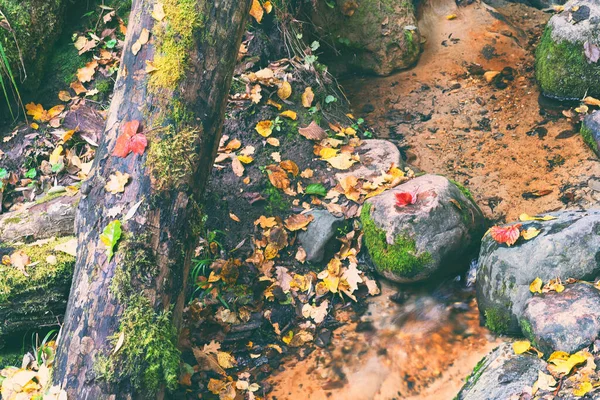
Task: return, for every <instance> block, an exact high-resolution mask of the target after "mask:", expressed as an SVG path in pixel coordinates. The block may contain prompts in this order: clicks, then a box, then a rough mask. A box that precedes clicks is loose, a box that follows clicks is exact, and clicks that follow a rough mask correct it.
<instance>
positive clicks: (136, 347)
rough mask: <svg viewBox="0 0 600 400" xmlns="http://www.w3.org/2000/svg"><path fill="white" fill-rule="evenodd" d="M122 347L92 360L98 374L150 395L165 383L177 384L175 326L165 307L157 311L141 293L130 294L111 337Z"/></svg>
mask: <svg viewBox="0 0 600 400" xmlns="http://www.w3.org/2000/svg"><path fill="white" fill-rule="evenodd" d="M121 335H123V345H122V347H121V349H120V350H119V351H118V352H117V353H116V354H113V353H112V352H111V353H109V355H99V356H97V358H96V362H95V371H96V373H97V374H98V377H99V378H101V379H104V380H106V381H109V382H123V381H128V382H130V383H131V385H132V386H133V387H134V388H135V390H136V391H138V392H140V393H142V394H145V395H147V396H149V397H151V396H153V395H154V394H155V393H156V392H157V391H158V390H159V388H160V387H161V386H162V385H163V384H164V385H165V386H166V387H167V388H168V389H170V390H173V389H175V388H176V387H177V374H178V372H179V358H180V356H181V354H180V351H179V350H178V349H177V346H176V345H177V330H176V329H175V326H174V325H173V324H172V322H171V313H170V312H168V311H162V312H156V311H155V310H154V309H153V308H152V306H151V304H150V301H149V300H148V299H147V298H146V297H144V295H141V294H136V295H132V296H131V297H130V298H129V299H128V300H127V303H126V307H125V311H124V313H123V315H122V317H121V322H120V325H119V331H118V332H117V333H116V334H115V335H114V336H113V337H112V338H111V341H112V346H113V348H114V346H116V344H117V342H119V338H120V337H121Z"/></svg>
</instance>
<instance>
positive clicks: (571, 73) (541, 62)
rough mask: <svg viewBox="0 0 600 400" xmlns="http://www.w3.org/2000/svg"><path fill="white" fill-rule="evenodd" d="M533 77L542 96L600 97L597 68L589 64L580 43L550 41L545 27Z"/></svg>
mask: <svg viewBox="0 0 600 400" xmlns="http://www.w3.org/2000/svg"><path fill="white" fill-rule="evenodd" d="M535 73H536V78H537V81H538V82H539V84H540V87H541V88H542V92H543V93H544V94H545V95H546V96H549V97H554V98H559V99H581V98H583V97H584V96H585V95H586V93H587V95H589V96H599V95H600V64H598V63H589V62H588V60H587V58H586V56H585V53H584V50H583V43H579V42H575V43H572V42H569V41H560V42H556V41H555V40H554V39H553V38H552V28H551V26H550V25H548V26H546V29H545V30H544V34H543V35H542V38H541V40H540V44H539V46H538V48H537V50H536V54H535Z"/></svg>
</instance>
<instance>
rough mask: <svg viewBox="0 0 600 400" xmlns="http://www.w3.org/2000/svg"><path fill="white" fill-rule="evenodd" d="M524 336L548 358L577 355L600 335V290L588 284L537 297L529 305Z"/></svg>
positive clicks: (524, 318)
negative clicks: (562, 353) (549, 356)
mask: <svg viewBox="0 0 600 400" xmlns="http://www.w3.org/2000/svg"><path fill="white" fill-rule="evenodd" d="M520 323H521V327H522V328H523V333H524V334H525V335H526V336H527V337H528V339H529V340H530V341H531V342H532V343H534V344H535V345H536V347H538V349H539V350H540V351H542V352H543V353H544V354H550V353H552V352H553V351H559V350H560V351H566V352H567V353H575V352H577V351H579V350H581V349H583V348H585V347H588V346H589V345H591V344H592V343H593V342H594V340H596V338H597V337H598V335H599V334H600V290H598V289H596V288H595V287H594V286H592V285H591V284H588V283H576V284H573V285H567V286H566V288H565V290H564V291H563V292H561V293H557V292H549V293H545V294H542V295H535V296H534V297H532V298H531V299H529V300H528V301H527V303H526V304H525V311H524V313H523V318H522V319H521V321H520Z"/></svg>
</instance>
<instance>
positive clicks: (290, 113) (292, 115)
mask: <svg viewBox="0 0 600 400" xmlns="http://www.w3.org/2000/svg"><path fill="white" fill-rule="evenodd" d="M279 115H281V116H282V117H286V118H289V119H291V120H294V121H295V120H297V119H298V115H297V114H296V113H295V112H294V111H291V110H287V111H284V112H282V113H281V114H279Z"/></svg>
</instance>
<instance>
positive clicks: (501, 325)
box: [484, 307, 510, 334]
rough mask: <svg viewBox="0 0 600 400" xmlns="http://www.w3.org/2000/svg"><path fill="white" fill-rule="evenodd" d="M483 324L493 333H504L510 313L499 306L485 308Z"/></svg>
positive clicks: (506, 329) (508, 323)
mask: <svg viewBox="0 0 600 400" xmlns="http://www.w3.org/2000/svg"><path fill="white" fill-rule="evenodd" d="M484 315H485V326H486V327H487V328H488V329H489V330H490V331H492V332H494V333H499V334H501V333H505V332H506V331H508V327H509V326H510V315H509V313H508V310H507V309H501V308H499V307H494V308H489V309H487V310H485V312H484Z"/></svg>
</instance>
